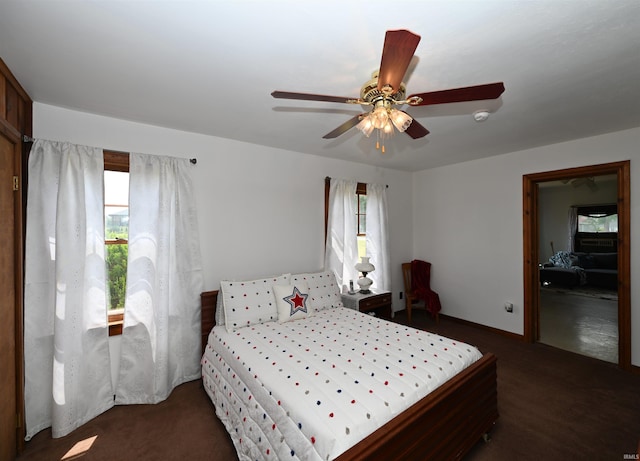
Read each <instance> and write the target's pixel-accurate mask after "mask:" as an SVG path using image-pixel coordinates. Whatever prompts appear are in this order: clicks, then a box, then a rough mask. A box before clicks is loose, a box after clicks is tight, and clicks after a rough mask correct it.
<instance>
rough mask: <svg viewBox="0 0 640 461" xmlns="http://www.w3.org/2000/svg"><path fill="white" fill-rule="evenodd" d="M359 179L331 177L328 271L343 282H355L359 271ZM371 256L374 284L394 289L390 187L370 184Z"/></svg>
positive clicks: (377, 286) (368, 186) (367, 215)
mask: <svg viewBox="0 0 640 461" xmlns="http://www.w3.org/2000/svg"><path fill="white" fill-rule="evenodd" d="M357 185H358V183H357V181H354V180H344V179H331V183H330V185H329V216H328V223H327V242H326V247H325V270H332V271H333V272H334V273H335V274H336V278H337V281H338V284H339V285H341V286H342V285H348V283H349V280H353V281H354V282H355V281H356V280H357V278H358V276H359V274H358V272H357V271H356V269H355V265H356V263H357V262H358V241H357V232H358V229H357V220H356V210H357V204H356V200H357V197H356V188H357ZM366 234H367V237H366V241H367V255H368V256H369V258H370V260H371V263H373V264H374V266H375V267H376V270H375V271H373V272H372V273H370V274H369V275H368V276H369V277H370V278H371V280H372V281H373V287H374V288H377V289H381V290H388V289H389V288H390V285H391V283H390V275H389V274H390V263H389V234H388V222H387V191H386V186H383V185H379V184H367V209H366Z"/></svg>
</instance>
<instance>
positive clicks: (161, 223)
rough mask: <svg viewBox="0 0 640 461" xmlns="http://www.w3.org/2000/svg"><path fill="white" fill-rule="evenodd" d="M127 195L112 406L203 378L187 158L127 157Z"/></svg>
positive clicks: (158, 397)
mask: <svg viewBox="0 0 640 461" xmlns="http://www.w3.org/2000/svg"><path fill="white" fill-rule="evenodd" d="M129 195H130V199H129V262H128V266H127V294H126V300H125V309H124V310H125V315H124V328H123V331H122V353H121V355H120V376H119V378H118V384H117V387H116V403H118V404H121V403H156V402H160V401H162V400H164V399H166V398H167V397H168V396H169V393H170V392H171V390H172V389H173V388H174V387H175V386H177V385H179V384H182V383H184V382H187V381H191V380H194V379H197V378H199V377H200V356H201V345H200V301H199V300H200V293H201V292H202V289H203V280H202V266H201V257H200V244H199V238H198V222H197V216H196V204H195V194H194V191H193V184H192V181H191V173H190V164H189V161H188V160H187V159H175V158H167V157H158V156H155V155H144V154H131V156H130V160H129Z"/></svg>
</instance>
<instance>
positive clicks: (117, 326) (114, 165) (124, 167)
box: [103, 150, 129, 336]
mask: <svg viewBox="0 0 640 461" xmlns="http://www.w3.org/2000/svg"><path fill="white" fill-rule="evenodd" d="M103 157H104V170H105V171H119V172H123V173H128V172H129V153H128V152H118V151H111V150H105V151H104V152H103ZM118 243H119V244H122V241H121V240H120V241H119V242H118ZM128 243H129V241H128V240H127V244H128ZM105 245H108V243H107V241H106V238H105ZM118 311H119V312H116V313H112V314H108V316H107V321H108V325H109V336H118V335H121V334H122V326H123V325H124V312H120V309H118Z"/></svg>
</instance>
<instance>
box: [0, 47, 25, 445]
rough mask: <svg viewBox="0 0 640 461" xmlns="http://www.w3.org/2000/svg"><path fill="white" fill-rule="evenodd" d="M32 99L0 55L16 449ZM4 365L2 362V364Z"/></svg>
mask: <svg viewBox="0 0 640 461" xmlns="http://www.w3.org/2000/svg"><path fill="white" fill-rule="evenodd" d="M32 106H33V101H32V100H31V97H30V96H29V95H28V94H27V92H26V91H25V90H24V88H22V85H20V82H18V80H17V79H16V78H15V76H14V75H13V73H12V72H11V70H9V68H8V67H7V65H6V64H5V63H4V61H3V60H2V59H1V58H0V135H1V136H4V137H6V138H7V139H8V140H9V141H10V142H11V143H13V144H14V175H16V176H17V177H18V178H20V185H19V187H20V191H19V192H17V193H13V200H14V203H13V208H14V243H13V244H14V248H15V259H14V262H15V263H14V267H13V268H12V270H13V271H14V277H15V282H14V283H15V289H14V291H15V296H14V300H13V304H14V306H15V316H14V330H15V333H14V338H13V340H14V349H13V352H14V354H15V375H16V379H15V385H16V392H15V405H16V409H15V412H16V414H15V420H16V425H15V436H16V444H15V447H14V448H15V451H14V450H13V448H12V451H13V452H14V453H15V452H16V451H17V453H18V454H19V453H21V452H22V451H23V449H24V437H25V433H26V430H25V424H24V335H23V331H24V318H23V304H24V296H23V290H24V251H25V232H26V231H25V229H26V203H27V202H26V197H27V183H28V176H27V174H28V171H27V157H28V152H29V146H28V144H27V143H23V142H22V135H23V134H24V135H27V136H29V137H31V136H32V126H33V120H32V114H33V107H32ZM3 365H5V364H3Z"/></svg>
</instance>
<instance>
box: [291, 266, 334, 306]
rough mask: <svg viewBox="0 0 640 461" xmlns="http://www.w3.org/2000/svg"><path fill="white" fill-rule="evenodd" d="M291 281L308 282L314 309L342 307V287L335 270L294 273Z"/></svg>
mask: <svg viewBox="0 0 640 461" xmlns="http://www.w3.org/2000/svg"><path fill="white" fill-rule="evenodd" d="M291 282H292V283H296V282H307V285H308V286H309V294H310V295H311V308H312V309H313V310H314V311H321V310H324V309H330V308H333V307H342V297H341V296H340V287H338V284H337V282H336V276H335V274H334V273H333V271H324V272H313V273H307V274H294V275H292V276H291Z"/></svg>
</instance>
